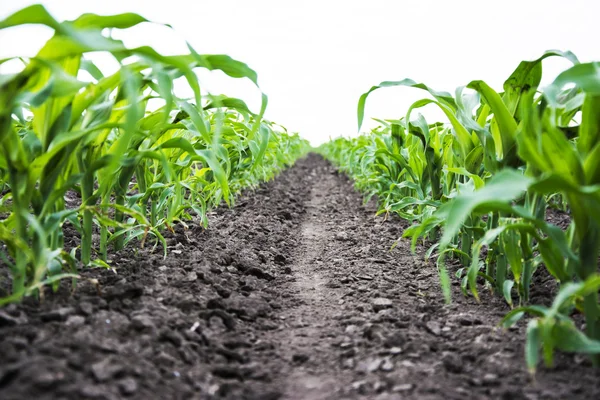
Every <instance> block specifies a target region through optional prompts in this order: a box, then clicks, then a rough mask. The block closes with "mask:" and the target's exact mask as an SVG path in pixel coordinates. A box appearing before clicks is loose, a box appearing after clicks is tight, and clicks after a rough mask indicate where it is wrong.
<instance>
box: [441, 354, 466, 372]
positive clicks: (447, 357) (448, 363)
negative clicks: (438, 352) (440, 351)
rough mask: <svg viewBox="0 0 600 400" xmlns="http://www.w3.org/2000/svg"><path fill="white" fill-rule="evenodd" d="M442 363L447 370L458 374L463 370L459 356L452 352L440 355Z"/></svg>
mask: <svg viewBox="0 0 600 400" xmlns="http://www.w3.org/2000/svg"><path fill="white" fill-rule="evenodd" d="M442 365H443V366H444V368H446V370H447V371H448V372H452V373H455V374H459V373H461V372H462V371H463V364H462V362H461V360H460V358H459V357H458V356H457V355H456V354H454V353H445V354H444V355H443V356H442Z"/></svg>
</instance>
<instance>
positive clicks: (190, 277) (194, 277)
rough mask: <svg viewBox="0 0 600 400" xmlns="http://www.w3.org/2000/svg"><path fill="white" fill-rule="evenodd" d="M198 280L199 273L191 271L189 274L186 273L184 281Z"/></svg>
mask: <svg viewBox="0 0 600 400" xmlns="http://www.w3.org/2000/svg"><path fill="white" fill-rule="evenodd" d="M197 280H198V274H197V273H195V272H193V271H192V272H190V273H189V274H187V275H186V277H185V279H184V281H185V282H196V281H197Z"/></svg>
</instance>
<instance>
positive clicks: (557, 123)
mask: <svg viewBox="0 0 600 400" xmlns="http://www.w3.org/2000/svg"><path fill="white" fill-rule="evenodd" d="M548 57H563V58H566V59H567V60H569V61H570V62H571V63H572V64H573V66H572V67H571V68H569V69H568V70H566V71H564V72H563V73H561V74H560V75H559V76H558V77H557V78H556V80H555V81H554V82H553V83H552V84H551V85H550V86H548V87H546V88H544V89H543V90H542V89H540V88H539V84H540V81H541V78H542V61H543V60H544V59H546V58H548ZM598 71H600V64H598V63H585V64H582V63H579V61H578V59H577V58H576V57H575V55H574V54H572V53H570V52H559V51H548V52H546V53H544V54H543V55H542V56H541V57H540V58H538V59H537V60H534V61H523V62H521V63H520V64H519V66H518V67H517V68H516V69H515V71H514V72H513V73H512V74H511V76H510V77H509V78H508V79H507V80H506V81H505V83H504V88H503V89H504V91H503V92H500V93H498V92H496V91H494V90H493V89H492V88H490V87H489V86H488V85H487V84H486V83H485V82H483V81H472V82H470V83H469V84H468V85H466V86H463V87H458V88H457V89H456V91H455V94H454V96H453V95H452V94H450V93H447V92H438V91H435V90H433V89H431V88H430V87H428V86H426V85H425V84H422V83H417V82H415V81H413V80H411V79H405V80H402V81H397V82H382V83H380V84H379V85H377V86H373V87H372V88H371V89H370V90H369V91H368V92H366V93H365V94H363V95H362V96H361V97H360V100H359V102H358V113H357V114H358V125H359V128H360V126H361V124H362V122H363V116H364V108H365V102H366V100H367V97H368V95H369V94H370V93H371V92H373V91H374V90H377V89H380V88H385V87H393V86H406V87H410V88H416V89H420V90H424V91H426V92H428V94H429V95H430V97H427V98H424V99H422V100H418V101H416V102H415V103H413V104H412V105H411V106H410V108H409V109H408V110H407V111H406V115H405V116H403V117H402V118H401V119H395V120H385V121H383V125H381V126H380V127H378V128H375V129H374V130H373V131H372V132H371V133H369V134H366V135H362V136H360V137H358V138H354V139H344V138H340V139H336V140H334V141H332V142H330V143H327V144H325V145H323V146H322V147H321V149H320V151H321V152H322V153H323V154H324V155H325V156H326V157H327V158H328V159H330V160H332V161H333V162H334V163H335V164H336V165H338V166H339V167H340V168H341V169H342V170H343V171H345V172H347V173H348V174H349V175H350V176H351V177H352V178H353V179H354V180H355V182H356V187H357V188H358V189H359V190H361V191H362V192H364V193H365V194H366V195H367V196H368V197H371V196H374V195H376V196H377V198H378V200H379V206H380V208H379V212H378V213H379V214H389V213H394V214H397V215H399V216H400V217H401V218H404V219H407V220H409V221H411V222H413V225H412V226H411V227H410V228H409V229H407V230H406V231H405V232H404V233H403V237H405V238H410V239H411V241H412V247H413V250H414V249H415V247H416V245H417V244H418V243H419V242H420V240H423V242H424V243H425V245H426V247H428V250H427V251H426V257H427V258H431V259H434V260H435V262H436V265H437V267H438V269H439V273H440V279H441V282H442V290H443V291H444V293H445V295H446V300H447V302H450V301H451V298H450V280H451V277H450V276H449V268H448V267H447V262H448V261H449V260H450V261H451V262H454V261H455V263H453V264H452V265H456V266H457V268H456V269H453V270H452V272H453V273H455V275H456V278H457V279H458V280H460V282H461V288H462V290H463V292H464V294H465V295H471V296H473V297H474V298H475V299H477V300H479V299H480V296H479V292H480V291H481V290H483V289H484V290H489V291H491V292H492V293H494V294H495V295H497V296H502V297H503V298H504V299H505V301H506V303H508V305H509V306H510V307H511V308H512V310H511V311H510V312H509V313H508V314H507V315H506V316H505V317H504V319H503V320H502V325H503V326H504V327H507V328H508V327H510V326H512V325H513V324H515V323H516V322H517V321H518V320H519V319H521V318H522V317H523V316H524V315H530V316H532V317H533V318H532V319H531V320H529V323H528V327H527V350H526V358H527V365H528V366H529V368H530V370H531V371H534V370H535V368H536V366H537V364H538V354H539V350H540V349H542V350H543V358H544V361H545V363H546V364H547V365H552V361H553V353H554V350H555V349H559V350H563V351H568V352H582V353H588V354H590V356H591V357H592V359H593V360H594V364H595V365H598V363H600V358H598V356H597V354H599V353H600V308H599V303H598V288H599V287H600V275H598V252H599V250H600V235H599V232H600V231H599V227H600V225H599V223H600V218H598V215H596V210H599V209H600V208H599V206H600V191H599V190H598V184H600V180H599V179H600V167H599V166H600V164H599V163H598V162H599V160H600V158H599V157H600V142H599V141H598V139H599V138H600V137H599V135H600V130H599V126H600V108H599V106H600V79H599V75H598ZM429 104H434V105H435V106H437V107H439V108H440V109H441V111H442V112H443V113H444V115H445V116H446V117H447V120H446V121H441V122H433V123H431V122H428V121H427V120H426V119H425V117H424V116H423V115H422V114H420V113H418V109H419V108H421V107H424V106H426V105H429ZM553 209H560V210H565V211H568V212H569V214H570V217H571V219H570V224H569V226H568V227H567V228H566V229H564V230H563V229H560V228H559V227H558V226H556V225H553V224H552V223H550V222H548V220H547V215H548V214H547V213H548V212H549V211H552V210H553ZM539 269H544V270H545V271H547V273H549V274H550V275H552V277H554V279H555V280H556V284H557V285H558V287H559V290H558V292H557V294H556V297H555V300H554V302H553V304H552V306H551V307H545V306H542V305H536V304H530V302H529V300H530V299H529V293H530V287H531V285H532V279H533V276H534V274H535V273H536V271H538V270H539ZM538 273H539V272H538ZM577 313H582V314H583V315H584V316H585V329H584V330H583V331H582V330H580V329H578V328H577V326H576V325H575V324H574V323H573V321H572V320H571V318H570V316H571V315H573V314H577Z"/></svg>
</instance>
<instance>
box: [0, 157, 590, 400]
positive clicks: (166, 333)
mask: <svg viewBox="0 0 600 400" xmlns="http://www.w3.org/2000/svg"><path fill="white" fill-rule="evenodd" d="M374 211H375V209H374V208H373V206H372V205H367V206H363V205H362V201H361V197H360V195H359V194H358V193H356V192H355V191H354V190H353V188H352V184H351V182H349V180H348V179H347V178H346V177H345V176H343V175H340V174H337V173H336V171H335V170H334V168H333V167H332V166H331V165H329V164H328V163H327V162H325V161H324V160H323V159H322V158H320V157H319V156H316V155H309V156H308V157H307V158H305V159H303V160H300V161H299V162H298V163H297V164H296V165H295V166H294V167H293V168H291V169H289V170H287V171H285V172H284V173H282V174H281V175H280V176H279V177H278V178H277V179H276V180H274V181H272V182H269V183H267V184H264V185H262V186H261V187H260V188H258V189H257V190H255V191H249V192H247V193H245V194H244V195H243V196H242V197H241V198H240V199H239V200H238V202H237V205H236V207H234V208H233V209H225V208H221V209H218V210H216V211H215V212H214V213H212V214H211V216H210V221H211V225H210V229H209V230H202V229H201V228H196V227H193V228H191V229H189V230H186V231H183V230H182V229H178V230H177V234H175V235H172V236H171V237H169V239H168V242H169V247H170V249H169V250H170V253H169V256H168V257H167V258H166V259H163V257H162V254H160V252H159V251H157V252H151V251H150V249H143V250H138V251H133V250H128V251H124V252H121V253H119V254H118V255H113V256H112V258H113V263H114V264H115V265H116V266H117V273H116V274H115V273H113V272H111V271H106V270H102V271H101V270H88V271H84V272H83V274H84V275H85V276H86V277H87V278H94V279H97V280H98V281H99V282H100V289H101V295H100V296H99V295H98V292H97V288H96V287H95V286H94V285H92V284H91V283H90V282H89V281H87V280H82V281H81V282H80V284H79V286H78V289H77V291H76V293H75V294H74V295H70V294H69V290H68V287H67V285H66V284H65V285H64V287H63V288H61V290H60V291H59V292H58V293H57V294H50V293H47V296H46V299H45V301H44V303H43V304H38V303H37V302H36V301H35V300H33V299H28V300H27V301H26V302H25V303H24V304H21V305H18V306H9V307H6V308H4V309H2V310H0V354H1V356H0V398H2V399H29V398H38V399H81V398H90V399H117V398H133V399H148V398H161V399H167V398H168V399H221V398H223V399H354V398H368V399H405V398H406V399H442V398H444V399H469V398H473V399H481V398H504V399H521V398H523V399H537V398H540V399H541V398H543V399H566V398H569V399H577V398H581V399H584V398H588V399H589V398H600V384H598V378H599V377H600V376H599V375H600V374H598V372H597V371H596V370H593V369H592V368H590V367H589V365H588V363H587V361H585V359H584V358H583V357H573V356H566V355H561V356H559V357H558V358H557V365H556V367H555V368H554V369H552V370H546V369H542V370H541V371H539V373H538V374H537V376H536V379H535V381H534V380H531V379H529V378H528V375H527V372H526V370H525V368H524V363H523V340H524V329H523V326H522V325H521V326H519V327H518V328H517V329H514V330H510V331H508V332H503V331H501V330H500V329H498V328H496V324H497V322H498V321H499V319H500V318H501V317H502V316H503V315H504V313H505V312H506V311H507V309H506V306H505V305H503V303H502V302H501V301H498V300H495V299H493V298H487V299H484V304H483V305H477V304H475V303H474V302H473V301H472V300H470V299H466V298H463V297H462V295H461V294H460V293H459V290H458V288H457V287H455V288H454V289H455V290H454V296H453V299H454V302H453V304H452V305H450V306H444V304H443V299H442V296H441V294H440V290H439V285H438V281H437V272H436V269H435V268H434V267H433V266H432V265H430V264H428V263H425V262H423V261H422V257H420V256H413V255H411V253H410V250H409V244H408V243H406V242H400V244H399V245H398V246H397V247H396V248H395V249H394V250H392V251H390V247H391V245H392V243H393V241H394V240H395V239H396V238H397V237H398V236H400V235H401V232H402V229H403V228H404V227H405V224H404V223H403V222H401V221H399V220H397V219H395V218H390V219H388V220H384V219H383V218H375V217H374V216H373V215H374Z"/></svg>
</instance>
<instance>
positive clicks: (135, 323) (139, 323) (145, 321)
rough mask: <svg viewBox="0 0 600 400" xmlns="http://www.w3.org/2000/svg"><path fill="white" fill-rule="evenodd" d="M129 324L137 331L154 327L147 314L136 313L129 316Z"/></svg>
mask: <svg viewBox="0 0 600 400" xmlns="http://www.w3.org/2000/svg"><path fill="white" fill-rule="evenodd" d="M131 326H132V327H133V329H136V330H138V331H141V330H144V329H152V328H154V322H152V318H150V316H149V315H136V316H135V317H133V318H131Z"/></svg>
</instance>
